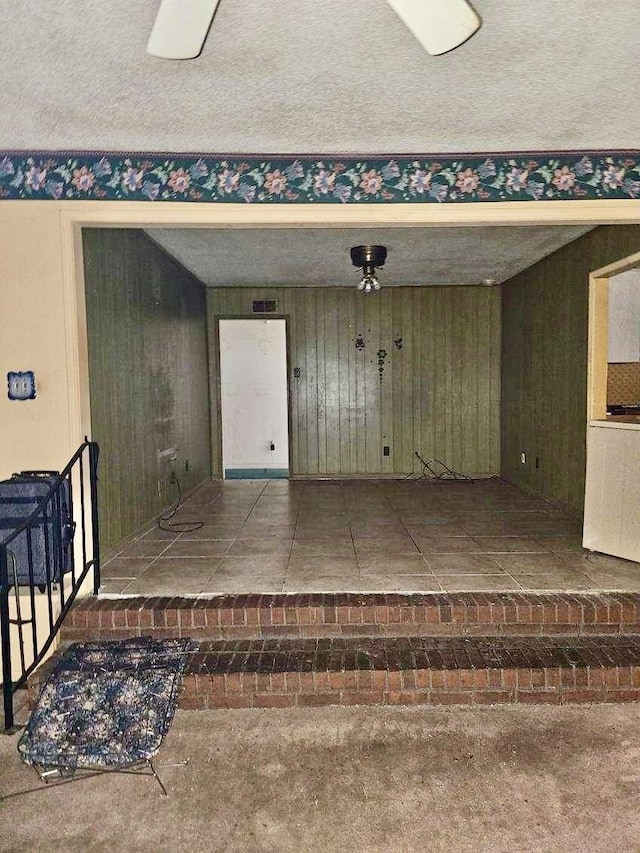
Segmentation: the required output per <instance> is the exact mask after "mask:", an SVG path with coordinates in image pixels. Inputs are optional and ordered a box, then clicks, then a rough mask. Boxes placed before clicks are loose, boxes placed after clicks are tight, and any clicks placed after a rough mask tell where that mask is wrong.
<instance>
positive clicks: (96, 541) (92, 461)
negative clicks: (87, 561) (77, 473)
mask: <svg viewBox="0 0 640 853" xmlns="http://www.w3.org/2000/svg"><path fill="white" fill-rule="evenodd" d="M99 456H100V448H99V447H98V445H97V443H96V442H95V441H91V442H89V484H90V488H91V537H92V542H91V545H92V552H93V594H94V595H97V594H98V592H99V591H100V527H99V522H98V458H99Z"/></svg>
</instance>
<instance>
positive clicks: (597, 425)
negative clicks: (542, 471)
mask: <svg viewBox="0 0 640 853" xmlns="http://www.w3.org/2000/svg"><path fill="white" fill-rule="evenodd" d="M582 544H583V545H584V547H585V548H590V549H591V550H592V551H601V552H602V553H604V554H613V555H614V556H616V557H624V558H625V559H627V560H636V561H638V562H640V424H635V423H634V424H627V423H612V422H606V421H591V422H590V424H589V427H588V431H587V481H586V490H585V501H584V529H583V540H582Z"/></svg>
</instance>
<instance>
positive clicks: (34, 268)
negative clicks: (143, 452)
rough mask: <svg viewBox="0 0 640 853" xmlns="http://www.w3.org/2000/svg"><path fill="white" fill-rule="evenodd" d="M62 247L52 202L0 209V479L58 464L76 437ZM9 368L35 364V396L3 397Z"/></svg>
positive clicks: (64, 459)
mask: <svg viewBox="0 0 640 853" xmlns="http://www.w3.org/2000/svg"><path fill="white" fill-rule="evenodd" d="M62 270H63V248H62V239H61V231H60V215H59V212H58V211H57V210H56V206H55V205H53V206H49V205H46V204H42V205H40V206H37V207H35V206H33V205H29V204H27V205H25V206H21V205H20V204H19V203H16V204H14V205H13V207H11V208H10V209H9V208H8V207H5V208H4V209H2V210H0V365H1V367H0V381H1V383H2V393H0V425H1V434H2V440H1V441H0V477H7V476H9V475H10V474H11V473H12V472H13V471H17V470H19V469H21V468H61V467H63V466H64V465H65V464H66V462H67V461H68V459H69V458H70V456H71V454H72V452H73V450H74V449H75V445H76V441H77V439H78V432H77V429H76V430H74V429H73V428H72V424H71V421H70V409H69V381H68V380H69V377H68V371H67V366H68V353H67V327H68V324H70V323H75V322H76V319H75V317H74V316H73V315H69V314H67V312H66V311H65V307H66V299H65V292H64V281H63V272H62ZM9 370H33V371H35V374H36V383H37V397H36V399H35V400H29V401H25V402H16V401H10V400H9V399H8V398H7V391H6V375H7V371H9Z"/></svg>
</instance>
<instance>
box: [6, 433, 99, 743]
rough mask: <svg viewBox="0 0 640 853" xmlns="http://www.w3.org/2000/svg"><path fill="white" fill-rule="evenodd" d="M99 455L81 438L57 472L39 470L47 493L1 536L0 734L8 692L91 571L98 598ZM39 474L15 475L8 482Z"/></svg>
mask: <svg viewBox="0 0 640 853" xmlns="http://www.w3.org/2000/svg"><path fill="white" fill-rule="evenodd" d="M99 452H100V451H99V448H98V445H97V444H96V442H94V441H89V440H88V439H85V441H84V443H83V444H82V445H81V446H80V447H79V448H78V449H77V450H76V452H75V453H74V455H73V457H72V458H71V460H70V461H69V464H68V465H67V466H66V468H65V469H64V471H62V472H61V473H60V474H58V473H57V472H46V473H51V476H50V477H49V478H48V479H47V480H46V482H48V483H50V484H51V485H50V487H49V489H48V491H46V493H45V494H43V495H42V498H41V499H40V500H39V502H38V504H37V506H36V507H35V509H34V510H33V512H31V514H30V515H29V516H28V517H27V518H24V520H20V522H19V524H18V525H17V526H15V527H14V528H13V529H11V531H10V532H9V533H8V534H6V533H4V536H3V538H2V540H1V541H0V639H1V644H2V646H1V647H2V698H3V704H4V724H5V730H6V731H10V730H12V729H13V726H14V716H13V696H14V693H15V692H16V690H18V689H19V688H20V687H22V686H23V685H24V684H25V683H26V681H27V679H28V677H29V676H30V675H31V673H32V672H33V670H34V669H35V668H36V667H37V666H38V664H39V663H40V662H41V661H42V659H43V658H44V656H45V655H46V653H47V651H48V650H49V649H50V647H51V645H52V643H53V641H54V639H55V637H56V634H57V633H58V630H59V629H60V626H61V625H62V623H63V621H64V618H65V616H66V615H67V613H68V612H69V608H70V607H71V605H72V604H73V601H74V599H75V597H76V595H77V594H78V590H79V589H80V587H81V586H82V584H83V582H84V580H85V578H86V577H87V575H88V574H89V572H90V571H91V570H92V569H93V591H94V594H95V595H97V594H98V589H99V587H100V546H99V536H98V534H99V531H98V503H97V494H98V487H97V484H98V456H99ZM39 473H40V472H23V474H22V475H21V476H19V477H17V478H16V482H22V481H24V480H25V479H29V475H33V476H37V475H38V474H39ZM18 500H19V499H18ZM74 515H75V517H76V519H77V520H74ZM2 535H3V534H2V533H0V536H2ZM78 564H80V565H78ZM21 590H22V595H21V594H20V593H21ZM12 591H13V600H14V601H15V612H14V614H13V615H12V614H11V608H10V605H11V602H12ZM38 611H40V612H39V613H38ZM15 643H17V650H18V657H19V667H18V676H17V677H16V678H14V677H13V675H12V672H13V671H14V670H15V668H16V666H17V662H16V661H13V662H12V645H13V644H15ZM14 648H15V645H14ZM12 664H13V666H12Z"/></svg>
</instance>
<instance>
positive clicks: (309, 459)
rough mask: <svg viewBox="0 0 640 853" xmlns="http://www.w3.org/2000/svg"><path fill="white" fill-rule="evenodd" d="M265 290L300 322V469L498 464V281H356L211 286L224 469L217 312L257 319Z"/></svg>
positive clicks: (294, 432)
mask: <svg viewBox="0 0 640 853" xmlns="http://www.w3.org/2000/svg"><path fill="white" fill-rule="evenodd" d="M265 298H270V299H274V298H275V299H276V300H277V308H278V313H279V314H281V315H286V316H287V318H288V320H289V324H288V334H289V367H290V378H289V385H290V411H291V458H292V473H293V474H294V475H296V474H297V475H349V474H392V473H401V472H405V473H406V472H410V471H414V472H418V471H421V470H422V467H421V465H420V463H419V462H418V460H417V459H416V458H415V456H414V451H415V450H417V451H418V452H420V454H421V455H422V456H423V458H424V459H426V460H428V459H431V458H437V459H440V460H442V461H443V462H445V463H446V464H447V465H449V466H450V467H452V468H454V469H456V470H458V471H462V472H465V473H469V474H481V473H494V472H497V471H498V470H499V467H500V459H499V445H500V437H499V412H500V293H499V291H498V289H491V288H482V287H394V288H387V289H386V290H385V289H384V288H383V290H381V291H380V293H379V294H376V295H372V296H365V295H364V294H362V293H359V292H357V291H356V290H355V288H337V287H336V288H269V289H268V290H267V291H265V290H264V289H252V288H237V287H236V288H210V289H209V290H208V291H207V304H208V315H209V341H210V373H211V377H212V386H211V402H212V450H213V454H212V469H213V472H214V475H218V476H219V475H220V470H219V455H218V453H219V451H218V448H219V444H220V433H219V422H218V411H219V401H218V384H217V377H218V376H219V367H218V349H217V340H216V334H215V328H216V318H217V317H230V316H240V315H250V314H251V310H252V302H253V300H254V299H265ZM359 336H361V337H362V340H363V341H364V348H358V347H356V341H357V338H358V337H359ZM379 362H382V363H381V364H380V363H379ZM296 367H299V368H300V377H299V378H295V377H294V375H293V370H294V368H296ZM380 368H382V373H380ZM384 445H389V446H390V448H391V454H390V456H388V457H385V456H383V451H382V449H383V446H384Z"/></svg>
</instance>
